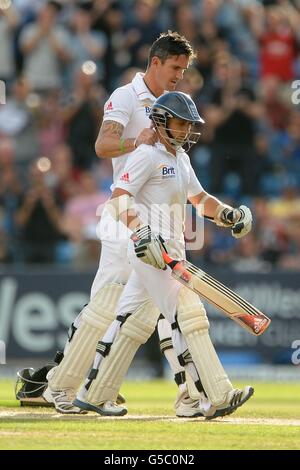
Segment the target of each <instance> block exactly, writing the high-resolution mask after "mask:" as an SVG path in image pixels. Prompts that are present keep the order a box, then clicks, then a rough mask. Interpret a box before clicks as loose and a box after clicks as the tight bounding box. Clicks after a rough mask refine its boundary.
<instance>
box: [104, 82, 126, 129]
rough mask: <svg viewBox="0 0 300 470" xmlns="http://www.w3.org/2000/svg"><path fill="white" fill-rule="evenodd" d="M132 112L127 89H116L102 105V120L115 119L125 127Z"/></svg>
mask: <svg viewBox="0 0 300 470" xmlns="http://www.w3.org/2000/svg"><path fill="white" fill-rule="evenodd" d="M132 112H133V106H132V96H131V94H130V92H129V90H126V89H124V88H123V89H117V90H116V91H114V93H113V94H112V95H111V96H110V98H109V99H108V100H107V101H106V103H105V105H104V117H103V121H116V122H118V123H120V124H122V126H124V127H126V126H127V124H128V122H129V121H130V119H131V115H132Z"/></svg>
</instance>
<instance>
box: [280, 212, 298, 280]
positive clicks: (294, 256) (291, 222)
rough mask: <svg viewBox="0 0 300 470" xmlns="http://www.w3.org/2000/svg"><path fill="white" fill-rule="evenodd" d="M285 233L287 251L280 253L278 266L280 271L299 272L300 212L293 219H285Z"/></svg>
mask: <svg viewBox="0 0 300 470" xmlns="http://www.w3.org/2000/svg"><path fill="white" fill-rule="evenodd" d="M286 222H287V232H288V236H289V249H288V250H287V252H286V253H282V256H281V258H280V260H279V263H278V266H279V267H280V268H281V269H286V270H292V271H299V267H300V212H298V213H297V214H296V215H294V216H293V217H287V219H286Z"/></svg>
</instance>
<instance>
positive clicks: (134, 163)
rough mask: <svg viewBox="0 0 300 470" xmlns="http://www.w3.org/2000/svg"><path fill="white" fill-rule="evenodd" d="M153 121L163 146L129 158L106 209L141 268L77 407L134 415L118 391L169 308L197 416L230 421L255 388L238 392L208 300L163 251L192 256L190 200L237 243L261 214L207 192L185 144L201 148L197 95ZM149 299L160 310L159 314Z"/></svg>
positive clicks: (174, 101) (166, 99)
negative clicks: (187, 239)
mask: <svg viewBox="0 0 300 470" xmlns="http://www.w3.org/2000/svg"><path fill="white" fill-rule="evenodd" d="M150 118H151V120H152V122H153V124H154V127H155V130H156V132H157V135H158V142H157V143H156V144H155V145H154V146H150V145H144V144H143V145H140V146H139V148H138V149H137V150H135V151H134V152H133V153H131V154H130V155H129V156H128V158H127V162H126V165H125V169H124V174H123V175H121V177H119V180H118V181H117V182H116V184H115V189H114V191H113V194H112V197H111V199H110V200H109V201H108V202H107V203H106V209H107V211H108V212H109V213H110V215H111V216H112V217H113V218H114V219H115V221H116V222H119V221H121V222H123V224H124V225H125V226H126V227H127V229H128V232H129V233H131V240H130V241H129V245H128V258H129V260H130V263H131V265H132V267H133V272H132V273H131V275H130V277H129V280H128V282H127V284H126V286H125V288H124V290H123V292H122V294H121V297H120V300H119V304H118V307H117V317H116V320H115V321H114V322H113V323H112V325H111V327H110V328H109V329H108V331H107V333H106V334H105V335H104V338H103V339H102V341H100V343H99V345H98V349H97V353H96V358H95V361H94V366H93V368H92V370H91V372H90V374H89V376H88V379H87V380H86V382H85V384H84V386H83V387H82V388H81V390H80V392H79V394H78V395H77V399H76V400H75V402H74V405H75V406H77V407H79V408H81V409H82V410H85V411H96V412H97V413H99V414H101V415H110V416H119V415H124V414H126V412H127V409H126V408H125V406H123V405H117V404H116V403H115V402H116V399H117V395H118V391H119V389H120V386H121V384H122V381H123V379H124V377H125V374H126V372H127V370H128V368H129V366H130V364H131V361H132V359H133V357H134V355H135V353H136V351H137V349H138V347H139V346H140V344H142V343H144V342H145V341H146V340H147V339H148V338H149V336H150V334H151V333H152V331H153V324H155V322H156V321H157V319H158V311H160V312H163V315H164V317H165V318H166V320H167V321H168V322H169V324H170V325H171V335H172V341H173V346H174V349H175V351H176V355H177V358H178V361H179V363H180V364H181V365H182V366H183V367H184V369H185V372H186V373H187V374H188V376H189V377H190V378H191V380H192V382H193V385H194V390H195V394H196V395H197V397H198V398H199V404H198V406H196V407H195V412H197V416H200V415H203V416H206V417H208V418H209V417H217V416H224V415H227V414H230V413H232V412H233V411H235V409H237V408H238V407H239V406H241V405H242V404H243V403H245V402H246V401H247V400H248V399H249V398H250V397H251V395H252V394H253V388H252V387H250V386H246V387H245V388H244V389H234V388H233V386H232V384H231V382H230V380H229V378H228V376H227V374H226V372H225V370H224V369H223V366H222V364H221V363H220V361H219V359H218V356H217V354H216V351H215V349H214V346H213V344H212V342H211V340H210V336H209V322H208V319H207V316H206V312H205V309H204V306H203V304H202V302H201V301H200V298H199V297H198V296H197V295H196V294H195V293H194V292H192V291H190V290H188V289H187V288H186V287H183V286H182V285H181V284H179V283H178V282H177V280H175V279H173V278H172V277H171V272H170V269H167V267H166V264H165V261H164V258H163V255H162V252H163V251H167V252H168V253H169V254H170V256H171V257H173V258H175V259H185V245H184V234H183V230H184V217H185V204H186V201H187V200H189V201H190V202H191V203H192V204H193V206H194V207H195V208H196V210H197V212H198V213H199V214H200V215H205V216H207V217H209V218H211V219H212V220H213V221H214V222H215V223H216V224H217V225H219V226H222V227H229V228H231V233H232V235H233V236H234V237H236V238H240V237H243V236H244V235H246V234H247V233H248V232H249V231H250V230H251V225H252V215H251V212H250V210H249V209H248V208H247V207H246V206H241V207H240V208H238V209H234V208H232V207H230V206H228V205H226V204H224V203H222V202H221V201H219V200H218V199H216V198H215V197H214V196H212V195H210V194H208V193H206V192H205V191H204V189H203V188H202V186H201V184H200V182H199V181H198V179H197V177H196V175H195V173H194V170H193V169H192V166H191V163H190V160H189V157H188V155H187V153H186V152H185V151H184V150H183V147H182V146H184V145H186V146H187V147H188V148H189V147H190V146H191V145H192V144H193V143H195V142H196V140H197V138H198V137H199V135H200V134H199V133H198V132H194V130H193V127H194V126H195V125H199V124H203V122H204V121H203V120H202V119H201V117H200V116H199V114H198V111H197V108H196V106H195V104H194V102H193V101H192V99H191V98H190V97H189V96H188V95H186V94H184V93H180V92H169V93H165V94H164V95H162V96H161V97H160V98H158V99H157V100H156V101H155V103H154V104H153V107H152V109H151V113H150ZM149 299H151V301H153V303H154V304H155V305H157V306H158V309H159V310H156V311H153V310H152V311H151V314H152V315H151V316H150V314H149V309H148V308H147V305H148V303H149ZM191 398H193V397H191ZM207 398H208V400H207Z"/></svg>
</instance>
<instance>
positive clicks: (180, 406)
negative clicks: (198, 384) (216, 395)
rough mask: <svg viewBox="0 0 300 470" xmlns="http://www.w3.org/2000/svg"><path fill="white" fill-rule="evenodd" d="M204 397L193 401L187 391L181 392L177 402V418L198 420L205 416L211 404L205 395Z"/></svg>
mask: <svg viewBox="0 0 300 470" xmlns="http://www.w3.org/2000/svg"><path fill="white" fill-rule="evenodd" d="M202 395H203V397H202V398H199V399H193V398H191V397H190V396H189V394H188V392H187V390H184V391H182V392H179V393H178V395H177V399H176V402H175V410H176V416H177V417H178V418H198V417H201V416H205V414H206V413H207V412H208V410H209V409H210V408H211V403H210V401H209V400H208V399H207V398H206V397H205V395H204V394H202Z"/></svg>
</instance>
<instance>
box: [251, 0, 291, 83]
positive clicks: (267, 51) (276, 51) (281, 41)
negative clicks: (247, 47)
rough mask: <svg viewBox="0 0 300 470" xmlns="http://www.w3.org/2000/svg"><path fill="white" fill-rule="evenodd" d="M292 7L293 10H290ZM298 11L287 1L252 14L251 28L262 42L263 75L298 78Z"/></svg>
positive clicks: (285, 80) (282, 78)
mask: <svg viewBox="0 0 300 470" xmlns="http://www.w3.org/2000/svg"><path fill="white" fill-rule="evenodd" d="M291 8H292V10H291ZM299 22H300V15H299V12H298V11H297V10H296V9H295V8H293V7H291V6H287V5H285V7H284V8H282V7H281V6H279V5H272V6H269V7H267V8H265V10H264V11H263V10H262V9H261V8H258V9H257V14H256V15H255V16H253V17H252V23H251V27H252V31H253V33H254V34H255V35H256V37H257V39H258V40H259V42H260V68H261V71H260V76H261V78H262V79H264V78H267V77H270V76H273V77H277V78H278V79H279V80H281V81H282V82H289V81H291V80H293V79H294V78H295V67H294V63H295V59H296V54H297V36H296V35H297V34H298V32H299Z"/></svg>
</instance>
